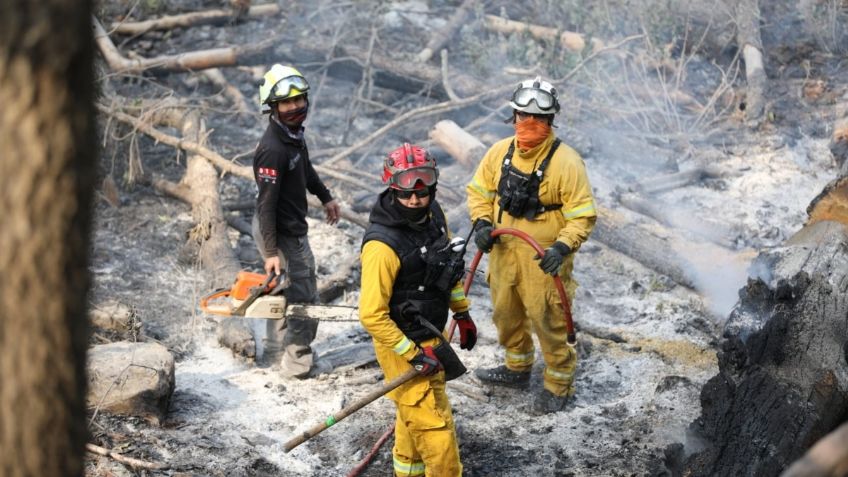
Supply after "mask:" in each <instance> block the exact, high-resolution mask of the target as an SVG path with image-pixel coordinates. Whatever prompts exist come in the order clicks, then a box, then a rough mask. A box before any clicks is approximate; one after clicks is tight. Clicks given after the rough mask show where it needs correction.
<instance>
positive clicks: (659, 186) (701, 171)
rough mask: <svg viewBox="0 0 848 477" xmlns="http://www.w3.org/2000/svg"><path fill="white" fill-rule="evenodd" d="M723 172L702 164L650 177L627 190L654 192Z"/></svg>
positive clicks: (685, 184) (714, 176) (713, 176)
mask: <svg viewBox="0 0 848 477" xmlns="http://www.w3.org/2000/svg"><path fill="white" fill-rule="evenodd" d="M724 174H725V173H724V171H723V170H722V169H721V168H719V167H717V166H713V165H704V166H699V167H695V168H693V169H689V170H686V171H681V172H675V173H673V174H665V175H661V176H656V177H651V178H648V179H645V180H642V181H639V182H637V183H635V184H631V185H629V186H627V190H628V191H630V192H638V193H642V194H656V193H657V192H664V191H669V190H673V189H678V188H680V187H684V186H687V185H689V184H692V183H694V182H698V181H700V180H703V179H706V178H719V177H722V176H723V175H724Z"/></svg>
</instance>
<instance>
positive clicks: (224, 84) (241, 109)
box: [201, 68, 258, 115]
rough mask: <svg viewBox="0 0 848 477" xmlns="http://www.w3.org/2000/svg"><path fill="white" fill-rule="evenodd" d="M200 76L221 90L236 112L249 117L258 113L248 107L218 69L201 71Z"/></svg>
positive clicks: (237, 90)
mask: <svg viewBox="0 0 848 477" xmlns="http://www.w3.org/2000/svg"><path fill="white" fill-rule="evenodd" d="M201 75H202V76H203V77H204V78H206V79H207V80H209V81H210V82H211V83H212V84H214V85H215V86H218V87H219V88H221V92H223V93H224V95H225V96H227V97H228V98H230V101H232V102H233V106H234V107H235V108H236V111H237V112H238V113H240V114H244V115H249V114H253V113H254V112H258V109H257V110H256V111H254V109H253V108H251V107H250V106H248V103H247V100H246V99H244V95H243V94H241V91H239V89H238V88H236V87H235V86H233V85H232V84H230V82H229V81H227V78H225V77H224V73H222V72H221V70H220V69H218V68H211V69H208V70H203V71H202V72H201Z"/></svg>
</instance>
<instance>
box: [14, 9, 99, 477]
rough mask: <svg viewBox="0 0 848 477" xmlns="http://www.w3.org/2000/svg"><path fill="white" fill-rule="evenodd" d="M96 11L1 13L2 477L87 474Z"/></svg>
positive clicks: (94, 173) (94, 147) (94, 148)
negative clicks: (92, 18) (93, 19)
mask: <svg viewBox="0 0 848 477" xmlns="http://www.w3.org/2000/svg"><path fill="white" fill-rule="evenodd" d="M91 8H92V6H91V2H86V1H83V2H76V1H69V0H47V1H44V2H24V1H17V2H2V3H0V104H2V105H3V108H2V109H0V210H2V211H3V225H2V227H0V270H3V287H2V288H0V350H2V352H0V376H2V383H0V449H2V452H0V475H15V476H50V477H52V476H78V475H82V474H83V455H84V450H85V447H84V446H85V441H86V436H87V434H88V433H87V431H86V426H85V387H86V379H85V353H86V348H87V340H88V321H87V319H86V312H85V310H86V298H87V297H86V295H87V293H88V288H89V274H88V268H87V266H88V257H89V253H88V251H89V248H88V243H89V237H90V231H91V217H90V214H91V198H92V195H93V191H94V182H95V176H96V170H95V164H96V161H95V157H96V152H95V151H96V147H97V145H96V142H95V132H94V126H95V121H94V110H93V107H92V103H93V98H94V71H93V66H92V62H93V54H94V45H93V42H92V38H91V30H90V17H89V15H90V14H91Z"/></svg>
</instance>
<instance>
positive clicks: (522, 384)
mask: <svg viewBox="0 0 848 477" xmlns="http://www.w3.org/2000/svg"><path fill="white" fill-rule="evenodd" d="M474 375H475V376H477V378H479V379H480V381H483V382H484V383H487V384H497V385H499V386H507V387H510V388H526V387H527V385H528V384H529V383H530V371H513V370H511V369H509V368H507V367H506V366H504V365H501V366H498V367H497V368H489V369H478V370H476V371H474Z"/></svg>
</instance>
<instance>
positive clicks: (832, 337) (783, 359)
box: [683, 178, 848, 476]
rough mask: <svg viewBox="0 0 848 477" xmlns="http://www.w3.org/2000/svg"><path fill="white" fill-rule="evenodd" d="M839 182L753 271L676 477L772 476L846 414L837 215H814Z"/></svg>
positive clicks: (844, 243)
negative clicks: (695, 441) (694, 444)
mask: <svg viewBox="0 0 848 477" xmlns="http://www.w3.org/2000/svg"><path fill="white" fill-rule="evenodd" d="M845 182H846V181H845V178H839V179H837V180H835V181H833V182H832V183H831V184H830V185H829V186H828V187H826V188H825V190H824V191H823V193H822V194H820V196H819V197H817V198H816V199H815V200H814V201H813V203H812V204H811V205H810V207H808V211H810V214H811V215H810V217H809V219H808V222H807V224H805V225H804V227H803V228H801V229H800V230H799V231H798V232H797V233H796V234H795V235H793V236H792V237H791V238H789V239H788V240H787V241H786V242H785V243H784V245H783V246H782V247H777V248H774V249H770V250H767V251H763V252H761V253H760V255H759V256H758V257H757V258H756V260H755V261H754V263H753V264H752V265H751V270H752V275H751V276H750V277H749V279H748V284H747V286H746V287H745V288H744V289H743V290H742V291H740V297H739V302H738V304H737V305H736V307H735V308H734V309H733V311H732V313H731V314H730V317H729V319H728V321H727V324H726V325H725V330H724V333H723V336H722V340H721V344H720V346H721V351H720V352H719V354H718V361H719V372H718V374H717V375H716V376H714V377H713V378H711V379H710V380H709V381H708V382H707V384H706V385H705V386H704V388H703V389H702V390H701V408H702V410H701V416H700V417H699V418H698V420H697V421H695V423H693V424H692V425H691V428H692V429H693V430H694V431H695V432H696V433H697V434H698V437H700V438H701V439H702V440H703V443H704V445H705V448H704V449H703V450H702V451H700V452H698V453H696V454H693V455H692V456H691V457H689V459H687V461H686V464H685V465H686V468H685V469H684V472H683V474H685V475H692V476H706V475H778V474H779V473H780V472H781V471H782V470H783V469H785V468H786V467H787V466H788V465H789V464H791V463H792V462H793V461H795V460H796V459H798V458H799V457H801V456H802V455H803V454H804V452H805V451H806V449H807V448H808V447H810V445H812V444H813V443H814V442H815V441H816V440H818V439H820V438H821V437H823V436H825V435H826V434H827V433H828V432H830V431H831V430H833V429H835V428H836V427H837V426H838V425H839V424H840V423H842V422H843V421H844V420H845V416H846V415H848V367H846V366H845V350H846V349H848V321H846V319H845V316H846V315H848V300H846V293H848V289H846V285H845V284H846V283H848V253H846V251H848V233H846V230H848V229H846V222H844V219H845V215H843V213H844V210H843V211H842V212H840V213H823V212H822V211H824V210H826V209H828V207H826V206H827V204H837V203H840V202H841V201H843V200H844V195H845V189H844V184H845ZM803 475H809V474H803ZM825 475H827V474H825Z"/></svg>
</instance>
